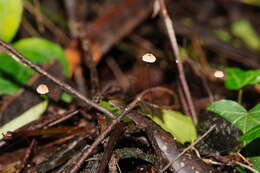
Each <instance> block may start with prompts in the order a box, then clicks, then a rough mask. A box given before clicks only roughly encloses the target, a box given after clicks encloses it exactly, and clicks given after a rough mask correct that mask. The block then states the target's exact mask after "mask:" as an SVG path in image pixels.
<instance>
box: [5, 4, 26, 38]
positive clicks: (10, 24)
mask: <svg viewBox="0 0 260 173" xmlns="http://www.w3.org/2000/svg"><path fill="white" fill-rule="evenodd" d="M22 13H23V2H22V0H0V39H1V40H4V41H6V42H11V41H12V39H13V37H14V36H15V34H16V32H17V29H18V28H19V25H20V23H21V18H22Z"/></svg>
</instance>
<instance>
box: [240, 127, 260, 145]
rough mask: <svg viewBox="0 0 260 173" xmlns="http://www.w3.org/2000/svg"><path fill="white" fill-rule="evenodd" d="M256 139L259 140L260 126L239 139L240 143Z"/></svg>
mask: <svg viewBox="0 0 260 173" xmlns="http://www.w3.org/2000/svg"><path fill="white" fill-rule="evenodd" d="M256 138H260V124H259V125H258V126H256V127H254V128H252V129H251V130H249V131H248V132H246V133H245V134H244V135H243V136H241V137H240V138H239V140H240V141H249V140H254V139H256Z"/></svg>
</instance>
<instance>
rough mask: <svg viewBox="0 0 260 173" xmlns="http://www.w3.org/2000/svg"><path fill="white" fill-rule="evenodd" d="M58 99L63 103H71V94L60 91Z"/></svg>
mask: <svg viewBox="0 0 260 173" xmlns="http://www.w3.org/2000/svg"><path fill="white" fill-rule="evenodd" d="M60 99H61V100H62V101H64V102H65V103H71V102H72V100H73V98H72V96H71V95H70V94H68V93H66V92H62V93H61V96H60Z"/></svg>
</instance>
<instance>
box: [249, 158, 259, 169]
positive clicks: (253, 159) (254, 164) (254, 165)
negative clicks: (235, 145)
mask: <svg viewBox="0 0 260 173" xmlns="http://www.w3.org/2000/svg"><path fill="white" fill-rule="evenodd" d="M248 159H249V160H250V161H251V162H252V164H253V168H255V169H256V170H257V171H259V172H260V156H253V157H249V158H248Z"/></svg>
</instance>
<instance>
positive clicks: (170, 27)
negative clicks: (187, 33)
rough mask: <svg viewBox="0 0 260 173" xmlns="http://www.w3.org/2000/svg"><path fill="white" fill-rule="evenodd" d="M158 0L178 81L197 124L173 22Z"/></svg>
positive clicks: (162, 2)
mask: <svg viewBox="0 0 260 173" xmlns="http://www.w3.org/2000/svg"><path fill="white" fill-rule="evenodd" d="M159 1H160V11H161V16H162V20H163V22H164V25H165V27H166V30H167V34H168V37H169V39H170V43H171V47H172V51H173V53H174V56H175V58H176V63H177V67H178V71H179V78H180V81H181V86H182V88H183V90H184V95H185V97H186V99H187V102H188V105H189V109H190V113H191V116H192V119H193V121H194V123H195V124H197V123H198V117H197V115H196V111H195V108H194V104H193V101H192V98H191V94H190V90H189V86H188V84H187V81H186V78H185V73H184V69H183V64H182V62H181V58H180V55H179V47H178V44H177V41H176V36H175V32H174V28H173V24H172V21H171V19H170V17H169V15H168V12H167V9H166V7H165V3H164V0H159Z"/></svg>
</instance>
